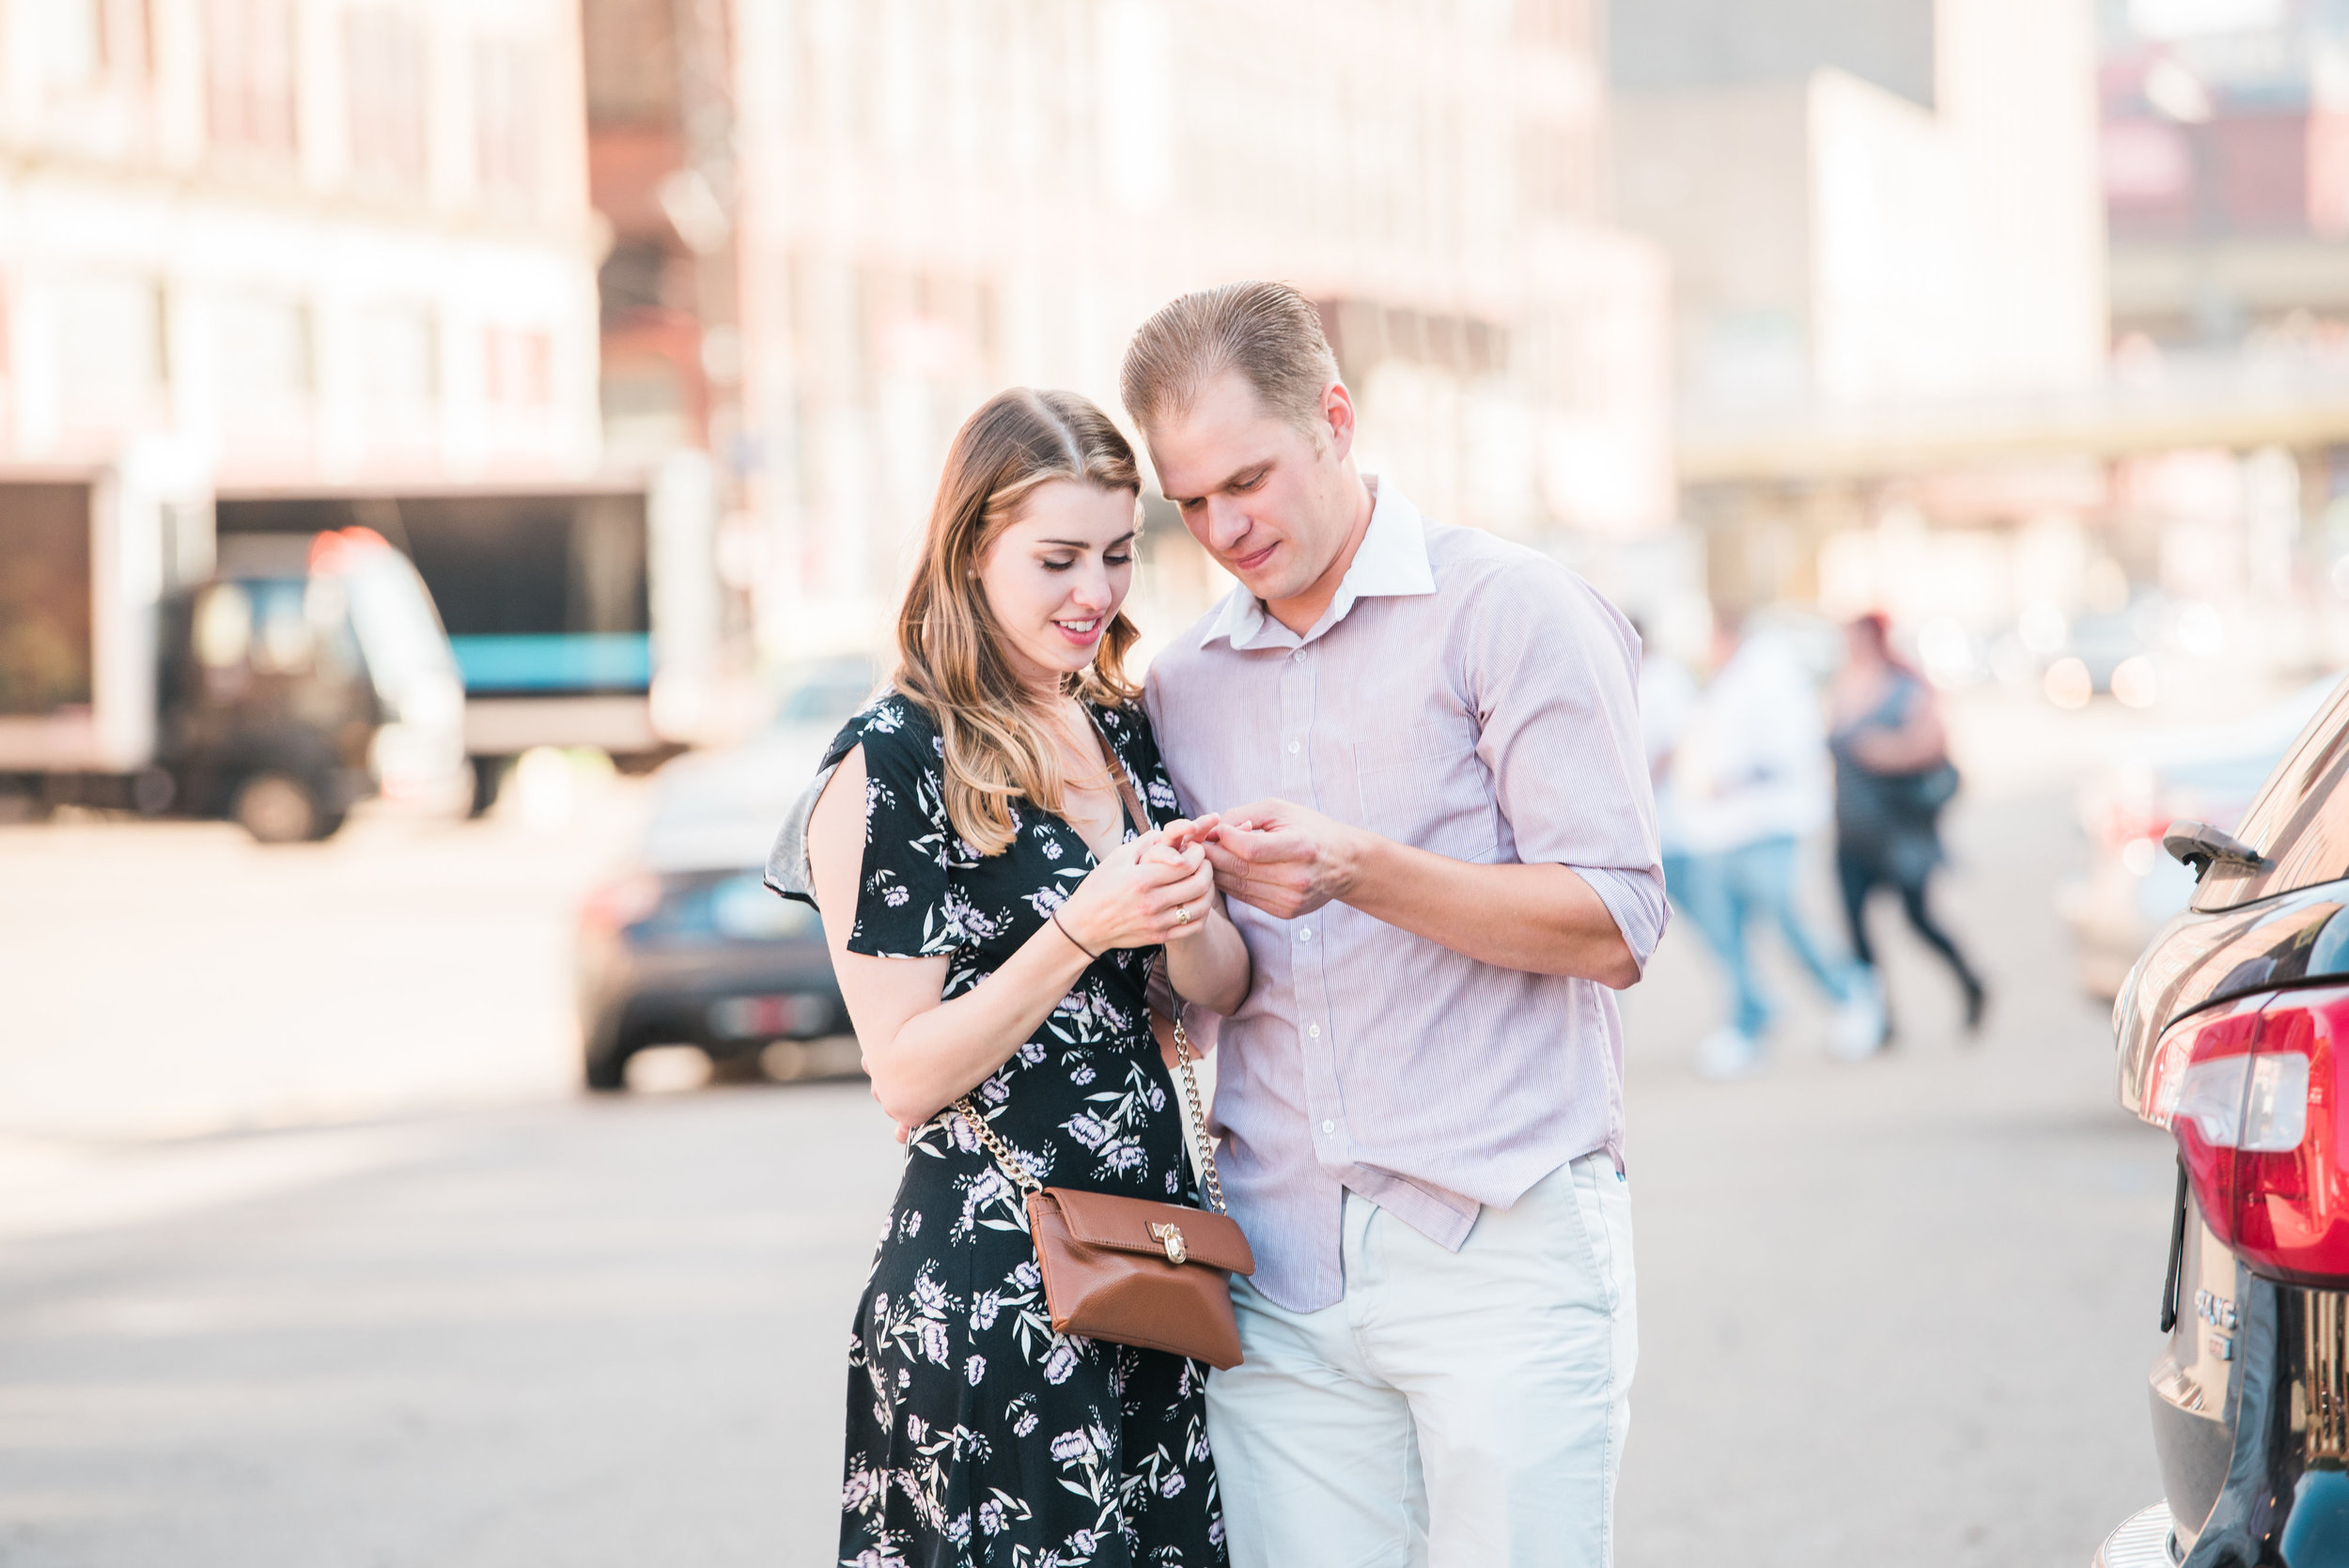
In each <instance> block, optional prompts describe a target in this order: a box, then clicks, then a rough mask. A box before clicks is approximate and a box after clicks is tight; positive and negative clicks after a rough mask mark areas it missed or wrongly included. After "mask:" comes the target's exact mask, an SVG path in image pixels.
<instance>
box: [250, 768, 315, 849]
mask: <svg viewBox="0 0 2349 1568" xmlns="http://www.w3.org/2000/svg"><path fill="white" fill-rule="evenodd" d="M228 815H230V816H231V817H233V818H234V819H235V820H236V824H237V826H238V827H240V828H242V829H243V830H244V831H246V832H248V833H251V834H252V835H253V836H254V838H255V839H256V840H257V841H258V842H260V843H262V844H300V843H302V842H303V841H304V840H307V839H318V838H324V837H325V836H326V835H327V834H328V833H331V832H333V831H334V830H335V829H336V828H339V827H341V826H342V820H341V818H340V817H330V816H329V815H327V814H326V813H325V812H324V811H323V810H321V809H320V808H319V800H318V797H317V796H316V795H315V794H314V793H312V791H311V789H310V786H309V785H308V784H303V782H302V781H301V780H300V779H298V778H295V777H294V776H293V775H292V774H290V773H256V774H254V775H253V776H252V777H251V778H249V779H247V780H245V781H244V783H242V784H239V785H238V786H237V795H236V799H235V800H233V801H231V802H230V804H229V807H228Z"/></svg>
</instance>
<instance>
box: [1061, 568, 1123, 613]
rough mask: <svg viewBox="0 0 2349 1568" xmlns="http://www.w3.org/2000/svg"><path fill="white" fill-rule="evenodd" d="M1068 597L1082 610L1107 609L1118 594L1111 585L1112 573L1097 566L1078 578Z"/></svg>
mask: <svg viewBox="0 0 2349 1568" xmlns="http://www.w3.org/2000/svg"><path fill="white" fill-rule="evenodd" d="M1068 597H1069V598H1071V599H1073V600H1075V601H1076V604H1077V607H1078V608H1079V609H1081V610H1106V609H1108V608H1109V607H1110V601H1111V600H1112V598H1115V597H1116V595H1115V593H1114V592H1113V591H1112V589H1111V587H1110V574H1109V573H1108V572H1106V571H1103V570H1100V569H1099V568H1095V569H1093V570H1090V571H1087V572H1085V573H1083V574H1082V575H1081V577H1080V578H1079V579H1078V581H1077V582H1076V584H1075V585H1074V586H1073V587H1071V588H1070V589H1069V591H1068Z"/></svg>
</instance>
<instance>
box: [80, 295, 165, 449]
mask: <svg viewBox="0 0 2349 1568" xmlns="http://www.w3.org/2000/svg"><path fill="white" fill-rule="evenodd" d="M56 303H57V315H56V320H57V334H58V337H59V340H60V341H62V342H64V343H67V344H70V345H71V346H72V351H71V352H70V353H68V354H65V355H62V356H60V363H59V370H60V376H59V384H58V394H59V402H60V404H61V406H62V409H63V411H64V414H65V416H66V422H67V423H68V424H69V425H71V426H75V427H105V428H116V427H120V426H122V425H123V424H125V423H130V422H135V421H137V420H139V419H141V418H143V417H145V415H146V413H147V412H148V409H149V408H150V407H151V406H152V404H153V402H154V399H155V396H156V395H157V394H158V393H159V392H160V391H161V390H162V389H163V384H164V377H165V374H166V368H167V367H166V364H165V360H164V354H163V339H164V326H165V322H164V317H163V292H162V290H161V289H160V288H158V287H156V286H155V285H154V284H153V283H151V282H148V280H146V279H143V278H129V277H106V276H96V277H90V276H84V277H77V278H74V279H72V280H71V281H70V282H68V283H66V284H64V285H63V286H62V287H60V288H59V289H58V293H57V301H56Z"/></svg>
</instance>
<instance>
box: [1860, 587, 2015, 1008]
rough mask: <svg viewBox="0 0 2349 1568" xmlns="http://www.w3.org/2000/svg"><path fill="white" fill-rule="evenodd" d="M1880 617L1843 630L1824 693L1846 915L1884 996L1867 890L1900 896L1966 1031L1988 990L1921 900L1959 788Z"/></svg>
mask: <svg viewBox="0 0 2349 1568" xmlns="http://www.w3.org/2000/svg"><path fill="white" fill-rule="evenodd" d="M1887 632H1888V626H1887V623H1886V621H1885V618H1884V617H1883V616H1882V615H1862V616H1860V617H1859V619H1858V620H1856V621H1854V622H1852V623H1851V625H1850V626H1849V627H1847V628H1845V629H1844V643H1845V648H1846V651H1847V654H1848V657H1847V658H1846V659H1845V660H1844V662H1843V669H1842V670H1840V671H1839V672H1837V674H1836V676H1835V682H1834V685H1833V686H1832V687H1831V688H1830V689H1829V691H1828V710H1829V713H1830V715H1831V717H1832V721H1833V728H1832V729H1831V730H1830V732H1829V734H1828V751H1829V752H1830V753H1832V754H1833V756H1834V758H1835V872H1836V877H1837V880H1839V881H1840V882H1841V883H1842V884H1843V918H1844V920H1845V921H1846V922H1847V923H1848V924H1850V926H1851V945H1852V952H1853V953H1854V954H1855V955H1857V956H1858V957H1859V962H1860V964H1861V965H1862V966H1863V967H1864V973H1865V976H1866V984H1867V985H1868V986H1872V987H1874V988H1875V993H1876V994H1877V995H1878V996H1881V995H1882V994H1883V987H1882V984H1881V982H1880V981H1878V980H1877V979H1876V957H1875V947H1874V946H1873V945H1872V944H1871V943H1870V942H1869V940H1868V922H1867V912H1868V895H1869V894H1870V893H1874V892H1875V890H1876V889H1878V888H1880V887H1889V888H1892V889H1894V890H1895V891H1897V892H1898V893H1900V895H1901V908H1903V909H1905V910H1906V911H1907V913H1908V924H1910V925H1912V926H1914V927H1915V928H1916V931H1917V935H1918V936H1920V937H1922V938H1923V939H1924V940H1925V944H1926V945H1927V946H1929V947H1931V948H1932V949H1933V950H1934V951H1935V952H1936V953H1938V954H1939V955H1941V957H1942V959H1943V960H1944V961H1945V962H1947V963H1948V965H1949V966H1950V969H1951V970H1952V972H1953V973H1955V974H1956V976H1957V983H1958V986H1960V987H1961V988H1962V989H1963V990H1964V991H1965V993H1966V1029H1967V1032H1968V1033H1971V1032H1974V1031H1975V1030H1976V1029H1978V1028H1980V1027H1981V1025H1982V1013H1983V1004H1984V1003H1985V1001H1987V1000H1988V993H1987V992H1985V991H1984V990H1983V984H1982V980H1981V977H1980V976H1979V975H1977V974H1976V973H1975V972H1974V968H1973V966H1972V965H1970V964H1968V962H1967V961H1966V955H1964V954H1963V953H1960V952H1959V951H1958V949H1957V944H1956V943H1955V942H1954V941H1952V940H1951V939H1950V934H1949V933H1948V932H1947V931H1945V930H1943V929H1942V928H1941V926H1940V925H1939V924H1937V922H1936V921H1935V920H1934V918H1933V912H1932V910H1931V909H1929V908H1927V907H1926V904H1925V888H1926V884H1927V882H1928V881H1930V880H1931V878H1932V877H1933V868H1934V867H1935V866H1937V865H1939V864H1940V863H1941V860H1942V853H1941V822H1940V816H1941V808H1942V806H1944V805H1945V804H1947V803H1948V801H1949V798H1950V796H1951V794H1952V792H1953V791H1954V790H1955V789H1956V787H1957V770H1956V769H1955V768H1952V767H1951V766H1950V762H1949V745H1948V737H1947V736H1946V734H1945V733H1944V731H1943V730H1942V727H1941V714H1940V710H1939V707H1938V706H1937V704H1936V703H1935V702H1934V698H1933V689H1932V688H1931V687H1929V686H1927V685H1926V684H1925V683H1924V682H1923V681H1922V680H1921V679H1920V678H1919V677H1918V676H1917V675H1916V673H1915V672H1914V671H1912V670H1910V669H1909V668H1908V667H1907V666H1906V665H1905V664H1903V663H1902V662H1901V661H1900V660H1897V659H1895V658H1894V657H1893V656H1892V650H1891V644H1890V641H1889V639H1888V637H1887Z"/></svg>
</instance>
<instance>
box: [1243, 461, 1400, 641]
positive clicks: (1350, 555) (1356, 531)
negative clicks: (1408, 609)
mask: <svg viewBox="0 0 2349 1568" xmlns="http://www.w3.org/2000/svg"><path fill="white" fill-rule="evenodd" d="M1346 478H1347V479H1348V480H1349V481H1350V482H1351V483H1352V485H1353V490H1354V519H1353V521H1352V522H1350V523H1349V524H1347V526H1346V542H1345V543H1344V544H1342V545H1340V546H1339V547H1338V552H1337V554H1336V555H1335V556H1333V557H1331V558H1330V565H1329V566H1328V567H1325V568H1324V569H1323V571H1322V573H1321V575H1320V576H1319V577H1316V578H1315V579H1314V580H1313V582H1310V583H1308V584H1307V585H1306V587H1305V590H1304V592H1302V593H1300V594H1298V595H1296V596H1295V597H1293V598H1284V599H1267V600H1265V601H1264V607H1265V613H1267V614H1268V615H1270V616H1271V617H1272V618H1273V619H1274V620H1276V621H1278V622H1280V623H1281V624H1282V625H1283V626H1284V627H1287V628H1288V629H1290V630H1291V631H1293V632H1295V633H1297V635H1299V637H1302V636H1304V635H1305V633H1306V632H1308V631H1311V630H1312V629H1314V623H1315V622H1316V621H1318V620H1320V619H1321V617H1322V616H1323V615H1325V614H1327V613H1329V610H1330V602H1331V601H1332V600H1334V599H1335V598H1337V597H1338V585H1339V584H1340V583H1342V582H1345V581H1346V572H1347V571H1348V570H1350V569H1351V568H1352V567H1353V565H1354V557H1355V556H1356V555H1358V554H1360V553H1361V548H1362V540H1363V539H1364V538H1365V537H1367V536H1369V533H1370V519H1371V514H1372V513H1373V512H1374V511H1376V510H1377V497H1376V496H1375V495H1374V494H1373V493H1372V492H1371V489H1370V486H1369V485H1368V484H1367V483H1366V482H1365V481H1363V480H1362V479H1361V477H1360V476H1358V475H1356V474H1352V473H1348V474H1347V475H1346Z"/></svg>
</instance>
